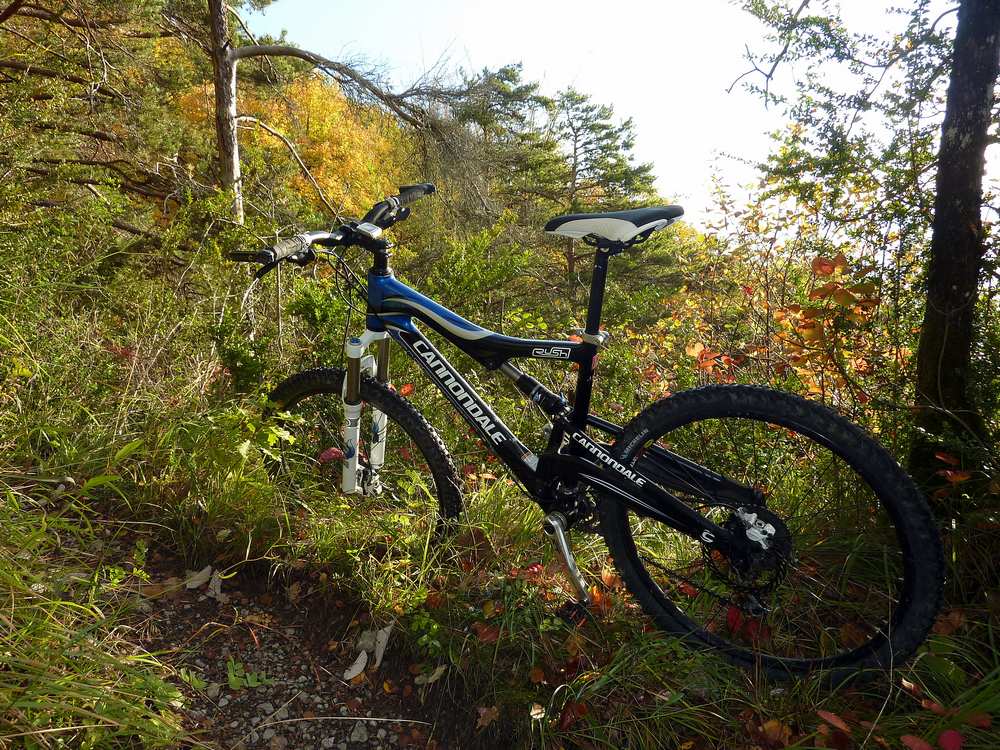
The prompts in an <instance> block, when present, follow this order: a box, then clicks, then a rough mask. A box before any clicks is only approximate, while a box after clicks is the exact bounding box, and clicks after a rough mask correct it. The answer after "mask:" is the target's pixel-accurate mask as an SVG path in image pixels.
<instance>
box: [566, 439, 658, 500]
mask: <svg viewBox="0 0 1000 750" xmlns="http://www.w3.org/2000/svg"><path fill="white" fill-rule="evenodd" d="M572 438H573V440H574V442H576V443H577V444H579V445H582V446H583V447H584V448H586V449H587V450H588V451H590V454H591V455H592V456H594V457H595V458H596V459H598V460H599V461H602V462H603V463H605V464H607V465H608V466H610V467H611V468H612V469H614V470H615V471H617V472H618V473H619V474H621V475H623V476H625V477H628V478H629V479H631V480H632V481H633V482H635V483H636V484H637V485H639V486H640V487H643V486H644V485H645V484H646V480H645V479H643V478H642V477H640V476H638V475H637V474H636V473H635V472H634V471H632V470H631V469H629V468H628V467H627V466H625V465H624V464H621V463H619V462H618V461H615V459H613V458H612V457H611V456H609V455H608V454H607V453H605V452H604V451H602V450H601V449H600V448H598V447H597V446H596V445H594V444H593V443H592V442H590V441H589V440H588V439H587V436H586V435H584V434H583V433H582V432H574V433H573V434H572Z"/></svg>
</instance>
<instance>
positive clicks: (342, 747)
mask: <svg viewBox="0 0 1000 750" xmlns="http://www.w3.org/2000/svg"><path fill="white" fill-rule="evenodd" d="M337 750H347V743H346V742H338V743H337Z"/></svg>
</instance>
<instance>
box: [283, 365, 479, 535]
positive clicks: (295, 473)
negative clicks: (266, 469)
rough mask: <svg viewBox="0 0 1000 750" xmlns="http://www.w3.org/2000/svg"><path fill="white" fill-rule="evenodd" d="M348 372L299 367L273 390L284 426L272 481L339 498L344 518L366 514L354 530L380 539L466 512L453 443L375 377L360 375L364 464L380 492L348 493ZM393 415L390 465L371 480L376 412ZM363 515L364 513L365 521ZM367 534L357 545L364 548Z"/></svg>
mask: <svg viewBox="0 0 1000 750" xmlns="http://www.w3.org/2000/svg"><path fill="white" fill-rule="evenodd" d="M343 381H344V371H343V370H340V369H333V368H321V369H315V370H308V371H305V372H300V373H298V374H296V375H293V376H291V377H290V378H288V379H287V380H285V381H284V382H282V383H281V384H280V385H278V386H277V387H276V388H275V389H274V391H273V392H272V393H271V396H270V402H271V406H270V411H271V415H272V417H273V418H274V419H275V420H276V421H277V422H278V424H279V426H280V427H281V428H282V429H283V430H284V431H285V435H284V437H283V439H282V440H280V441H279V444H278V445H277V446H276V449H275V451H274V456H273V458H272V459H271V473H272V476H273V478H274V481H275V482H276V483H277V484H279V485H280V486H281V487H282V488H284V490H285V491H287V492H289V493H290V494H291V495H292V496H293V499H294V500H295V501H296V502H298V503H300V504H302V505H305V506H309V507H316V506H317V505H318V504H321V503H324V502H329V501H331V500H336V501H337V503H338V505H339V506H340V511H341V516H342V514H345V513H353V514H357V515H359V516H362V515H363V516H364V519H363V520H364V523H358V524H352V533H353V532H355V531H360V532H362V533H364V534H367V535H370V537H371V539H369V540H367V541H369V542H373V543H377V544H382V543H383V541H382V540H384V539H385V538H387V537H388V538H392V537H393V536H395V535H398V534H400V533H407V534H409V533H413V532H416V533H418V534H419V533H421V532H422V531H423V530H428V529H430V530H433V529H440V528H441V527H442V526H443V525H445V524H446V523H447V522H448V521H450V520H454V519H456V518H457V517H458V516H459V514H460V513H461V510H462V490H461V482H460V480H459V478H458V474H457V472H456V471H455V467H454V465H453V464H452V461H451V458H450V457H449V456H448V452H447V449H446V448H445V446H444V443H442V441H441V438H440V437H439V436H438V434H437V432H435V430H434V428H433V427H431V426H430V424H428V423H427V420H425V419H424V417H423V416H422V415H421V414H420V413H419V412H418V411H417V410H416V409H415V408H414V407H413V405H412V404H410V402H409V401H407V400H406V399H404V398H403V397H402V396H400V395H399V394H398V393H396V392H395V391H393V390H391V389H390V388H389V387H387V386H386V385H385V384H383V383H380V382H378V381H376V380H373V379H370V378H363V379H362V381H361V399H362V402H363V407H364V408H363V410H362V415H361V420H362V421H361V445H360V448H359V451H358V462H359V465H360V466H361V467H362V468H363V469H364V471H365V472H366V479H367V483H368V484H369V485H378V486H380V491H379V492H378V493H374V492H372V493H369V494H368V495H362V494H357V495H349V496H345V495H343V493H342V492H341V489H340V486H341V485H340V483H341V470H342V466H343V464H342V462H343V459H344V454H345V452H346V450H345V446H344V442H343V439H342V437H341V428H342V427H343V424H344V405H343V401H342V400H341V392H342V391H341V388H342V385H343ZM375 409H377V410H378V411H380V412H382V413H383V414H385V415H386V416H387V417H388V424H387V426H386V437H385V440H386V449H385V460H384V464H383V465H382V466H381V467H380V468H379V469H378V470H377V480H378V481H376V482H371V479H372V476H371V472H372V467H371V463H370V461H369V457H368V453H367V451H368V447H369V446H370V444H371V438H372V437H373V426H374V425H373V413H374V410H375ZM359 520H360V519H359ZM365 542H366V540H363V539H354V540H352V544H356V545H357V546H359V547H360V546H364V544H365Z"/></svg>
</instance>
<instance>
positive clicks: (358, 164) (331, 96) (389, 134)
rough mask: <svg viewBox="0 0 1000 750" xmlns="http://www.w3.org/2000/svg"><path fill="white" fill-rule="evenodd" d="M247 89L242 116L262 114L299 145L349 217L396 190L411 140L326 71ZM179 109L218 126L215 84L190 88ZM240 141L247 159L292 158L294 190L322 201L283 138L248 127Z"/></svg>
mask: <svg viewBox="0 0 1000 750" xmlns="http://www.w3.org/2000/svg"><path fill="white" fill-rule="evenodd" d="M248 89H249V87H245V88H244V89H243V90H241V91H240V94H239V111H240V113H241V114H246V115H252V116H253V117H256V118H258V119H260V120H261V121H262V122H265V123H267V125H269V126H270V127H272V128H274V129H275V130H277V131H278V132H280V133H281V134H282V135H284V136H285V137H286V138H288V139H289V140H290V141H291V142H292V143H293V144H295V148H296V150H297V151H298V153H299V156H301V157H302V161H303V162H305V164H306V166H307V167H308V168H309V171H310V172H312V174H313V176H314V177H315V178H316V182H317V183H319V185H320V187H321V188H322V189H323V192H324V193H325V194H326V197H327V198H328V199H329V201H330V203H332V204H333V205H334V206H335V207H338V208H342V210H343V212H344V213H345V214H347V215H359V214H363V213H364V212H365V211H366V210H367V209H368V208H369V207H370V206H371V205H372V203H374V202H375V201H377V200H380V199H381V198H384V197H385V196H386V195H392V194H394V193H395V192H396V188H397V186H398V185H399V184H400V182H401V181H402V173H403V170H402V165H403V164H404V163H405V162H406V161H407V159H406V156H405V152H406V141H405V139H404V137H403V133H402V131H401V130H400V128H399V126H398V125H397V123H396V122H395V121H394V120H393V119H392V118H391V117H390V116H388V115H386V114H385V113H383V112H381V111H379V110H378V109H376V108H374V107H365V106H360V105H356V104H353V103H351V102H349V101H348V100H347V98H346V97H345V96H344V95H343V93H342V92H341V91H340V90H339V88H338V87H337V86H336V85H335V84H333V83H331V82H330V81H328V80H325V79H323V78H322V77H320V76H319V75H308V76H304V77H301V78H298V79H296V80H294V81H292V82H291V83H289V84H287V85H285V86H283V87H281V88H280V89H277V90H274V91H273V93H271V92H270V91H269V90H266V89H259V90H254V89H249V91H248ZM178 106H179V108H180V110H181V112H183V113H184V114H185V115H186V116H187V117H188V118H190V119H192V120H194V121H197V122H203V123H205V124H207V125H209V126H210V125H211V122H212V117H213V111H212V106H213V101H212V91H211V88H210V87H202V86H199V87H194V88H192V89H190V90H189V91H187V92H185V93H184V94H183V95H182V96H181V97H180V99H179V101H178ZM239 139H240V148H241V150H242V153H243V156H244V161H246V159H247V157H248V156H249V155H251V154H260V155H262V156H263V158H264V159H265V160H266V161H267V162H270V163H275V162H276V160H281V161H284V162H287V163H288V164H289V165H290V168H291V169H293V170H294V172H295V176H294V177H293V178H292V183H291V184H292V187H293V189H294V190H295V191H296V192H298V193H300V194H301V195H302V196H303V197H304V198H305V199H307V200H308V201H310V202H312V203H314V204H316V205H317V206H319V205H321V202H320V200H319V198H318V197H317V195H316V192H315V190H314V188H313V187H312V185H311V184H310V183H309V181H308V180H307V179H306V177H305V176H304V175H303V174H302V173H301V170H299V168H298V165H297V164H295V161H294V159H293V157H292V155H291V154H290V153H289V152H288V149H287V147H286V146H285V144H284V143H282V142H281V141H280V140H279V139H278V138H275V137H274V136H273V135H271V134H270V133H267V132H266V131H264V130H262V129H260V128H257V127H255V126H253V125H251V124H247V125H246V126H245V127H243V126H241V127H240V131H239Z"/></svg>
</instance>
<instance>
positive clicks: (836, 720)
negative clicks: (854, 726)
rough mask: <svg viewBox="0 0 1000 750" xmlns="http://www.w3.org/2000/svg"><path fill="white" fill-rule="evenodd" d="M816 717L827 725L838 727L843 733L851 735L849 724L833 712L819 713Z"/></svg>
mask: <svg viewBox="0 0 1000 750" xmlns="http://www.w3.org/2000/svg"><path fill="white" fill-rule="evenodd" d="M816 715H817V716H818V717H819V718H821V719H822V720H823V721H825V722H826V723H827V724H830V725H831V726H834V727H836V728H837V729H839V730H840V731H841V732H846V733H847V734H850V733H851V727H850V726H848V724H847V722H846V721H844V720H843V719H841V718H840V717H839V716H837V714H835V713H832V712H831V711H817V712H816Z"/></svg>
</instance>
